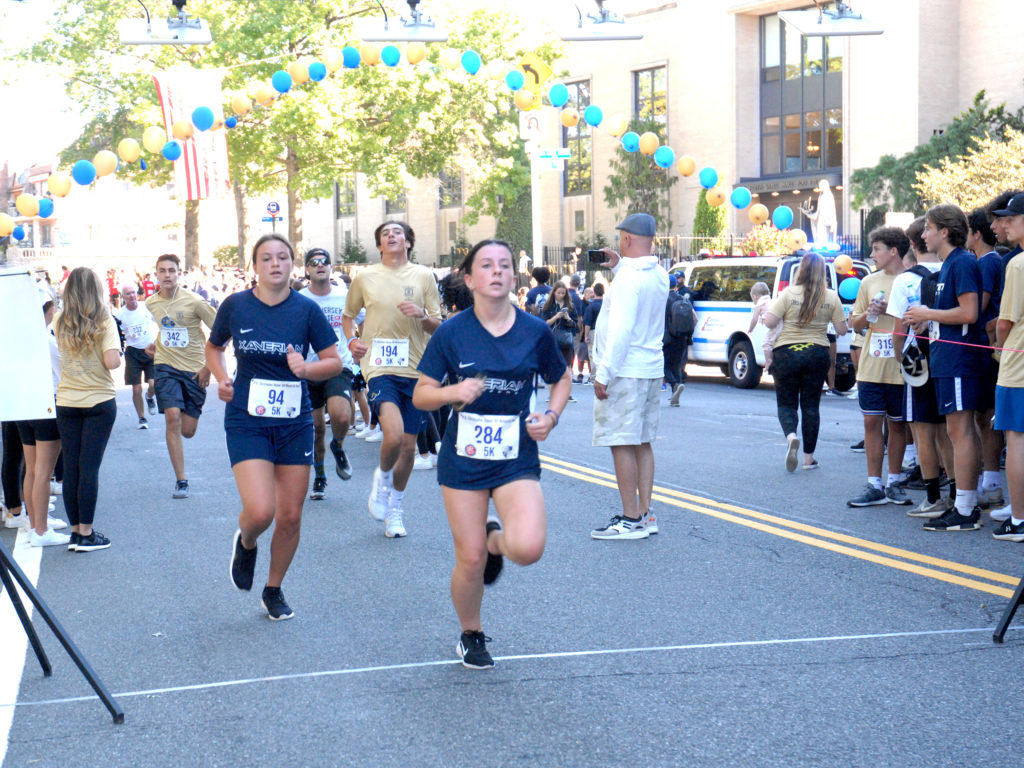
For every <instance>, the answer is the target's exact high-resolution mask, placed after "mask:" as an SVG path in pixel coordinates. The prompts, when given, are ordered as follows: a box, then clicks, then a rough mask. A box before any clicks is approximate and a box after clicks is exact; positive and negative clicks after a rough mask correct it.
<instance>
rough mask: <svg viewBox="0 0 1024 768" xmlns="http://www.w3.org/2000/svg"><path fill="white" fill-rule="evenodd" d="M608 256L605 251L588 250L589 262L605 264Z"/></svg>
mask: <svg viewBox="0 0 1024 768" xmlns="http://www.w3.org/2000/svg"><path fill="white" fill-rule="evenodd" d="M608 258H609V257H608V254H607V253H605V252H604V251H587V263H589V264H604V263H605V262H606V261H608Z"/></svg>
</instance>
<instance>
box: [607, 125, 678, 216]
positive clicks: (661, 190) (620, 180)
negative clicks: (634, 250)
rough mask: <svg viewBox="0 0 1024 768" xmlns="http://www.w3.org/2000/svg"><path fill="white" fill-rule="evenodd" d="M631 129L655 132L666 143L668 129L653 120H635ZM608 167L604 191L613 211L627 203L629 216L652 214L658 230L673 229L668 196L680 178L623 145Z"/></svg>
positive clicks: (617, 149)
mask: <svg viewBox="0 0 1024 768" xmlns="http://www.w3.org/2000/svg"><path fill="white" fill-rule="evenodd" d="M629 130H631V131H635V132H636V133H639V134H643V133H647V132H650V133H654V134H656V135H657V136H658V140H659V141H661V142H664V132H665V126H664V125H662V124H661V123H658V122H655V121H653V120H635V119H634V120H633V121H632V122H630V124H629ZM608 165H609V167H610V169H611V173H610V174H609V176H608V185H607V186H606V187H605V188H604V199H605V202H606V203H608V205H609V206H611V207H612V208H618V207H619V206H621V205H622V204H623V203H625V205H626V213H627V214H629V213H649V214H651V216H653V217H654V220H655V222H656V223H657V226H658V229H659V230H661V231H663V232H665V231H668V230H670V229H671V228H672V219H671V216H672V205H671V203H670V202H669V195H668V193H669V190H670V189H671V188H672V185H673V184H675V183H676V182H677V181H679V177H678V176H677V175H676V174H674V173H672V171H671V170H669V169H665V168H659V167H658V166H657V165H656V164H655V163H654V160H653V159H652V158H650V157H648V156H647V155H645V154H643V153H642V152H627V151H626V150H625V149H623V147H622V145H621V144H619V146H618V147H617V148H616V150H615V155H614V156H613V157H612V159H611V160H610V161H609V163H608Z"/></svg>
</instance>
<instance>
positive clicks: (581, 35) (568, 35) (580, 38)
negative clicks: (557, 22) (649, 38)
mask: <svg viewBox="0 0 1024 768" xmlns="http://www.w3.org/2000/svg"><path fill="white" fill-rule="evenodd" d="M594 2H595V3H597V13H588V14H587V15H586V17H584V16H583V12H582V11H581V10H580V7H579V6H578V5H577V6H576V15H577V16H578V18H579V21H578V22H577V23H576V24H575V25H574V26H571V27H563V28H562V29H559V30H558V34H559V36H560V37H561V38H562V39H563V40H565V41H566V42H587V41H592V40H602V41H603V40H641V39H643V33H642V32H637V31H636V30H635V28H631V27H630V25H629V24H628V23H627V22H626V20H625V19H624V18H622V17H621V16H618V15H616V14H614V13H612V12H611V11H609V10H607V9H606V8H605V7H604V0H594Z"/></svg>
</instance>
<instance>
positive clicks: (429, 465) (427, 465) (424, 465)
mask: <svg viewBox="0 0 1024 768" xmlns="http://www.w3.org/2000/svg"><path fill="white" fill-rule="evenodd" d="M412 468H413V469H433V468H434V462H432V461H431V460H430V456H421V455H417V456H416V458H415V459H413V460H412Z"/></svg>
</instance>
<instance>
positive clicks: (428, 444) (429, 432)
mask: <svg viewBox="0 0 1024 768" xmlns="http://www.w3.org/2000/svg"><path fill="white" fill-rule="evenodd" d="M423 421H424V425H423V429H421V430H420V431H419V433H417V435H416V449H417V450H418V451H419V454H420V456H426V455H427V454H428V453H437V444H438V443H439V442H441V435H439V434H438V432H437V423H436V422H435V421H434V412H433V411H427V412H426V415H425V416H424V417H423Z"/></svg>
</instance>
